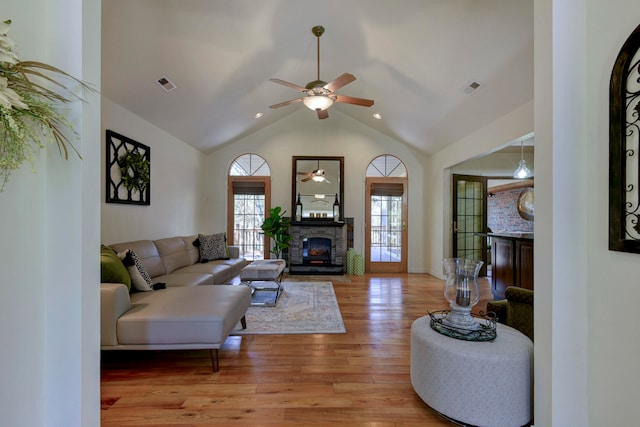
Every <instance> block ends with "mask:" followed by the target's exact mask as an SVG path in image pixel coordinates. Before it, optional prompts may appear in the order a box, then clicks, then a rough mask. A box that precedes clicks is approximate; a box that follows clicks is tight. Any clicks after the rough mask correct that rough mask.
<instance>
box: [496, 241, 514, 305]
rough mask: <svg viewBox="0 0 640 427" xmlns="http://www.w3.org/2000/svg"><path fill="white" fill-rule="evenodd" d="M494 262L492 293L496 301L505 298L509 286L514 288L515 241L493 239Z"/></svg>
mask: <svg viewBox="0 0 640 427" xmlns="http://www.w3.org/2000/svg"><path fill="white" fill-rule="evenodd" d="M491 248H492V251H493V252H492V254H491V259H492V262H493V265H492V268H491V287H492V289H491V292H492V293H493V297H494V298H495V299H502V298H504V291H505V290H506V289H507V286H513V284H514V280H515V279H514V274H513V267H514V264H515V260H514V255H515V253H514V251H513V241H512V240H511V239H496V238H494V239H493V243H492V244H491Z"/></svg>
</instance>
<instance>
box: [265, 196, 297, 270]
mask: <svg viewBox="0 0 640 427" xmlns="http://www.w3.org/2000/svg"><path fill="white" fill-rule="evenodd" d="M285 213H286V211H283V210H282V208H281V207H280V206H276V207H274V208H271V209H269V217H267V218H265V220H264V222H263V223H262V225H261V226H260V228H262V234H264V235H265V236H267V237H269V238H271V239H273V246H272V248H271V250H270V252H271V253H272V254H274V255H275V256H276V258H277V259H282V252H283V251H284V250H285V249H287V248H288V247H289V242H290V241H291V236H290V235H289V220H288V219H286V218H284V214H285Z"/></svg>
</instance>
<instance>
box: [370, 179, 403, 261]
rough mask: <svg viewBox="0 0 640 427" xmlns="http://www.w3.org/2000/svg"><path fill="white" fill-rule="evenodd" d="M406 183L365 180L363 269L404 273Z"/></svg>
mask: <svg viewBox="0 0 640 427" xmlns="http://www.w3.org/2000/svg"><path fill="white" fill-rule="evenodd" d="M406 187H407V180H406V179H405V178H367V182H366V188H367V191H366V193H367V194H366V197H367V200H366V217H367V223H366V231H365V233H366V236H365V248H366V249H365V269H366V271H368V272H371V273H406V272H407V233H408V230H407V196H406Z"/></svg>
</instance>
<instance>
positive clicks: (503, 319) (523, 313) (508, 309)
mask: <svg viewBox="0 0 640 427" xmlns="http://www.w3.org/2000/svg"><path fill="white" fill-rule="evenodd" d="M504 295H505V299H503V300H497V301H489V302H488V303H487V312H490V311H492V312H494V313H495V314H496V317H497V320H498V322H500V323H503V324H505V325H507V326H510V327H512V328H514V329H517V330H519V331H520V332H522V333H523V334H525V335H526V336H528V337H529V338H530V339H531V341H533V291H532V290H529V289H524V288H518V287H516V286H509V287H508V288H507V289H506V291H505V294H504Z"/></svg>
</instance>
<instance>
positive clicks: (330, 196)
mask: <svg viewBox="0 0 640 427" xmlns="http://www.w3.org/2000/svg"><path fill="white" fill-rule="evenodd" d="M309 161H312V162H328V161H335V162H338V168H339V176H338V177H337V179H338V181H339V182H338V183H337V184H338V188H339V191H334V189H335V187H334V186H333V185H332V187H331V188H332V189H333V190H332V191H331V193H329V192H323V193H318V194H326V196H327V202H328V203H329V205H330V206H331V207H333V203H334V201H335V193H337V194H338V201H339V202H340V220H344V200H343V196H344V157H342V156H293V157H292V168H291V169H292V172H293V173H292V175H291V219H292V220H293V221H295V215H296V201H297V200H298V193H302V192H301V191H300V190H301V189H300V187H299V186H298V177H299V175H298V172H300V173H303V172H310V171H307V170H302V168H300V170H299V168H298V165H299V164H300V163H299V162H309ZM320 166H322V165H320ZM304 169H307V168H304ZM312 170H313V169H312ZM331 178H332V177H329V179H331ZM318 185H322V183H318ZM325 185H326V184H325ZM304 205H305V204H304V203H303V215H302V220H303V221H313V220H324V221H333V216H331V217H327V218H309V216H308V215H307V216H305V215H304V213H306V212H309V211H312V209H308V208H304Z"/></svg>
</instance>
